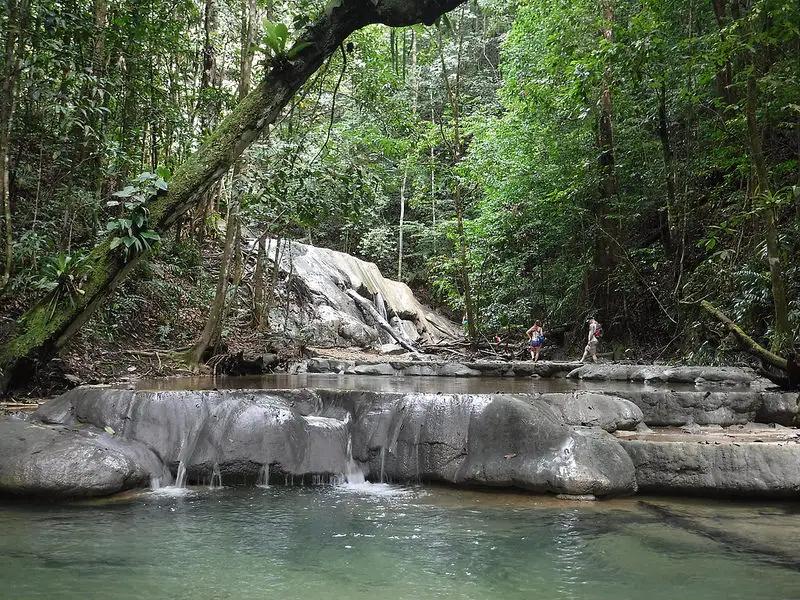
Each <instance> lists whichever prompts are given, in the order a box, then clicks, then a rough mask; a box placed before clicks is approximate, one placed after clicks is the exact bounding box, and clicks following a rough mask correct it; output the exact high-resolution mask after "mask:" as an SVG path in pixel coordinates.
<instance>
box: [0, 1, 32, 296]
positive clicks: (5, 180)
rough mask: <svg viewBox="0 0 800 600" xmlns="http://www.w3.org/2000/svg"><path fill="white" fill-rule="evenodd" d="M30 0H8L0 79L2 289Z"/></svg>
mask: <svg viewBox="0 0 800 600" xmlns="http://www.w3.org/2000/svg"><path fill="white" fill-rule="evenodd" d="M29 10H30V4H29V0H19V2H17V1H16V0H9V2H8V5H7V11H8V17H7V21H6V27H7V29H6V31H5V43H4V44H3V73H2V82H0V204H2V208H3V212H2V217H3V224H4V233H5V235H4V236H3V241H4V250H3V274H2V277H1V278H0V292H1V291H2V290H3V289H5V287H6V285H8V281H9V279H10V278H11V270H12V266H13V259H14V257H13V248H14V236H13V232H12V224H11V190H10V177H9V158H10V155H11V122H12V119H13V117H14V104H15V100H16V90H17V81H18V80H19V76H20V62H19V61H20V56H21V54H22V48H23V46H24V40H25V30H26V29H27V24H28V17H29Z"/></svg>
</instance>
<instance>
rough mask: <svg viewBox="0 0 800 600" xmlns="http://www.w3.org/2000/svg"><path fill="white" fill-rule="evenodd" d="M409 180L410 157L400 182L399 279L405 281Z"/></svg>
mask: <svg viewBox="0 0 800 600" xmlns="http://www.w3.org/2000/svg"><path fill="white" fill-rule="evenodd" d="M407 181H408V157H406V166H405V168H404V169H403V180H402V181H401V182H400V225H399V230H400V231H399V233H398V236H397V281H403V225H404V223H403V222H404V221H405V217H406V182H407Z"/></svg>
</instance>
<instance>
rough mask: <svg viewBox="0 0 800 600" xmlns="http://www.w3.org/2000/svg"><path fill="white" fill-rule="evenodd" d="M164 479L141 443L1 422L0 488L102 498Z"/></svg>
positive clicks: (103, 433)
mask: <svg viewBox="0 0 800 600" xmlns="http://www.w3.org/2000/svg"><path fill="white" fill-rule="evenodd" d="M156 477H159V478H163V479H165V480H166V479H168V478H169V472H168V471H167V470H166V469H165V468H164V467H163V465H162V463H161V461H160V460H159V458H158V457H157V456H156V455H155V454H154V453H153V452H152V451H150V450H149V449H148V448H147V447H146V446H145V445H144V444H141V443H139V442H137V441H134V440H125V439H120V438H118V437H116V436H114V435H113V434H110V433H108V432H106V431H98V430H95V429H92V428H85V429H78V430H75V429H71V428H68V427H64V426H53V425H42V424H36V423H26V422H23V421H0V492H5V493H8V494H15V495H32V496H38V497H42V498H53V499H70V498H86V497H92V496H107V495H110V494H114V493H117V492H120V491H124V490H127V489H131V488H137V487H145V486H147V485H149V484H150V482H151V480H152V479H153V478H156Z"/></svg>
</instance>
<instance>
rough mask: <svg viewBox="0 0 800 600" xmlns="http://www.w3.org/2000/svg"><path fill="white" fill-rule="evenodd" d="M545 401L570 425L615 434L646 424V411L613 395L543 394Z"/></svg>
mask: <svg viewBox="0 0 800 600" xmlns="http://www.w3.org/2000/svg"><path fill="white" fill-rule="evenodd" d="M541 399H542V400H544V402H546V403H547V404H548V405H550V407H552V408H553V409H555V410H557V411H558V412H559V413H560V414H561V418H562V419H563V420H564V422H565V423H567V424H569V425H583V426H587V427H600V428H601V429H603V430H605V431H608V432H610V433H613V432H614V431H617V430H618V429H636V427H637V426H638V425H639V424H640V423H642V422H643V421H644V415H643V414H642V410H641V409H640V408H639V407H638V406H636V404H634V403H633V402H631V401H629V400H626V399H625V398H621V397H619V396H615V395H611V394H598V393H595V392H573V393H570V394H547V393H545V394H542V395H541Z"/></svg>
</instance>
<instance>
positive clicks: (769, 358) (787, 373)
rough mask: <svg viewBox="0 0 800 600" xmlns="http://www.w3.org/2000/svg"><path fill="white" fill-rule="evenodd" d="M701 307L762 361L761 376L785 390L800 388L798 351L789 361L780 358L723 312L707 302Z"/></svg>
mask: <svg viewBox="0 0 800 600" xmlns="http://www.w3.org/2000/svg"><path fill="white" fill-rule="evenodd" d="M700 306H702V307H703V309H705V311H706V312H707V313H709V314H710V315H711V316H712V317H714V318H715V319H716V320H717V321H719V322H720V323H722V324H723V325H725V327H727V328H728V330H729V331H730V332H731V333H733V335H734V336H736V339H737V340H738V341H739V343H740V344H741V345H742V347H743V348H744V350H745V351H747V352H749V353H750V354H752V355H754V356H757V357H758V358H759V359H761V365H762V368H761V369H760V370H759V372H760V374H761V375H763V376H764V377H766V378H767V379H769V380H771V381H772V382H773V383H777V384H778V385H779V386H781V387H783V388H789V389H792V388H797V387H800V355H798V352H797V351H793V352H792V353H791V354H790V355H789V358H788V359H786V358H783V357H782V356H778V355H777V354H774V353H773V352H770V351H769V350H767V349H766V348H764V347H763V346H761V345H760V344H759V343H758V342H756V341H755V340H754V339H753V338H751V337H750V336H749V335H747V334H746V333H745V332H744V331H742V328H741V327H739V326H738V325H737V324H736V323H734V322H733V321H731V320H730V319H729V318H728V317H727V316H725V314H724V313H723V312H722V311H721V310H719V309H717V308H714V307H713V306H712V305H711V304H710V303H709V302H707V301H706V300H702V301H701V302H700ZM776 371H780V372H776Z"/></svg>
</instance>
